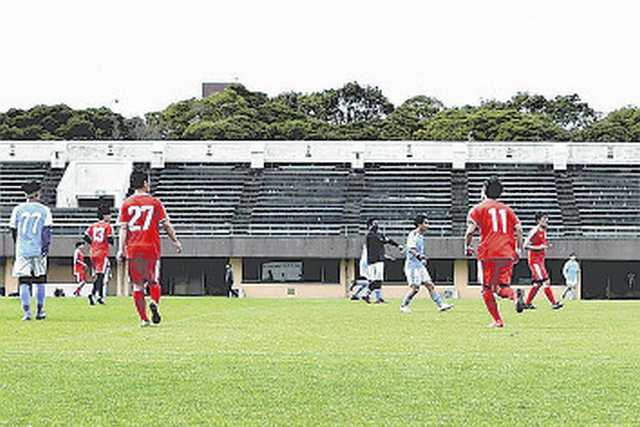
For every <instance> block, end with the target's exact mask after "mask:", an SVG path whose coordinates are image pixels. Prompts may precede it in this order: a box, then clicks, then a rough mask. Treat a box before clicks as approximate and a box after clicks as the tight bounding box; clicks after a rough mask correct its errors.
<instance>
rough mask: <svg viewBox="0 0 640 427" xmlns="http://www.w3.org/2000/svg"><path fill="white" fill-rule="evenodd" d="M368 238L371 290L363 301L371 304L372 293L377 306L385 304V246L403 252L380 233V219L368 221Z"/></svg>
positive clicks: (368, 274)
mask: <svg viewBox="0 0 640 427" xmlns="http://www.w3.org/2000/svg"><path fill="white" fill-rule="evenodd" d="M367 227H368V232H367V238H366V249H367V275H366V277H367V279H368V280H369V289H368V290H367V291H365V295H363V296H362V299H363V300H364V301H365V302H366V303H367V304H369V303H370V302H371V299H370V295H371V291H373V293H374V294H375V296H376V304H384V302H385V301H384V299H383V298H382V281H383V280H384V261H385V259H386V255H385V245H392V246H395V247H397V248H399V249H400V250H402V246H401V245H399V244H398V243H396V242H395V241H394V240H392V239H389V238H388V237H387V236H385V235H384V233H382V232H381V231H380V228H379V224H378V219H377V218H371V219H369V221H367Z"/></svg>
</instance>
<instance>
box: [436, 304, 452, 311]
mask: <svg viewBox="0 0 640 427" xmlns="http://www.w3.org/2000/svg"><path fill="white" fill-rule="evenodd" d="M452 308H453V304H447V303H446V302H444V303H442V305H441V306H440V307H438V311H448V310H451V309H452Z"/></svg>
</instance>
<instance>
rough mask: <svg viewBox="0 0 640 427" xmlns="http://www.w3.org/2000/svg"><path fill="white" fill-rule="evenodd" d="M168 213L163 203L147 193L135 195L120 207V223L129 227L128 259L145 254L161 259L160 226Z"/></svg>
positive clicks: (126, 244)
mask: <svg viewBox="0 0 640 427" xmlns="http://www.w3.org/2000/svg"><path fill="white" fill-rule="evenodd" d="M166 219H167V213H166V211H165V209H164V205H163V204H162V202H161V201H160V200H158V199H156V198H155V197H153V196H151V195H149V194H147V193H138V194H133V195H132V196H131V197H129V198H127V200H125V201H124V203H122V206H121V207H120V219H119V221H118V222H119V223H120V226H122V227H127V241H126V242H125V248H126V252H127V254H126V255H127V258H134V254H141V253H142V254H145V255H147V256H150V257H155V258H160V225H161V224H162V223H163V222H164V221H166Z"/></svg>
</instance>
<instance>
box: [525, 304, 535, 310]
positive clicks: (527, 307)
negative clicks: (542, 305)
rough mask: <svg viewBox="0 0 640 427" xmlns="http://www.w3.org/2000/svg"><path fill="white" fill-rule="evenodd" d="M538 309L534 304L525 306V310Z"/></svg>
mask: <svg viewBox="0 0 640 427" xmlns="http://www.w3.org/2000/svg"><path fill="white" fill-rule="evenodd" d="M537 308H538V307H536V306H535V305H533V304H525V305H524V309H525V310H535V309H537Z"/></svg>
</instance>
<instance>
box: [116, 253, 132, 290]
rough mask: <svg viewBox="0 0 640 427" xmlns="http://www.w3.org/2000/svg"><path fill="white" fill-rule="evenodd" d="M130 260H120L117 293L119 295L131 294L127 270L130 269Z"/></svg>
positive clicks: (117, 274) (117, 272) (117, 269)
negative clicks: (128, 263)
mask: <svg viewBox="0 0 640 427" xmlns="http://www.w3.org/2000/svg"><path fill="white" fill-rule="evenodd" d="M127 262H128V261H124V262H122V261H118V265H117V268H116V295H117V296H119V297H126V296H129V286H127V285H128V283H127V279H126V274H125V271H128V266H127Z"/></svg>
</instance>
